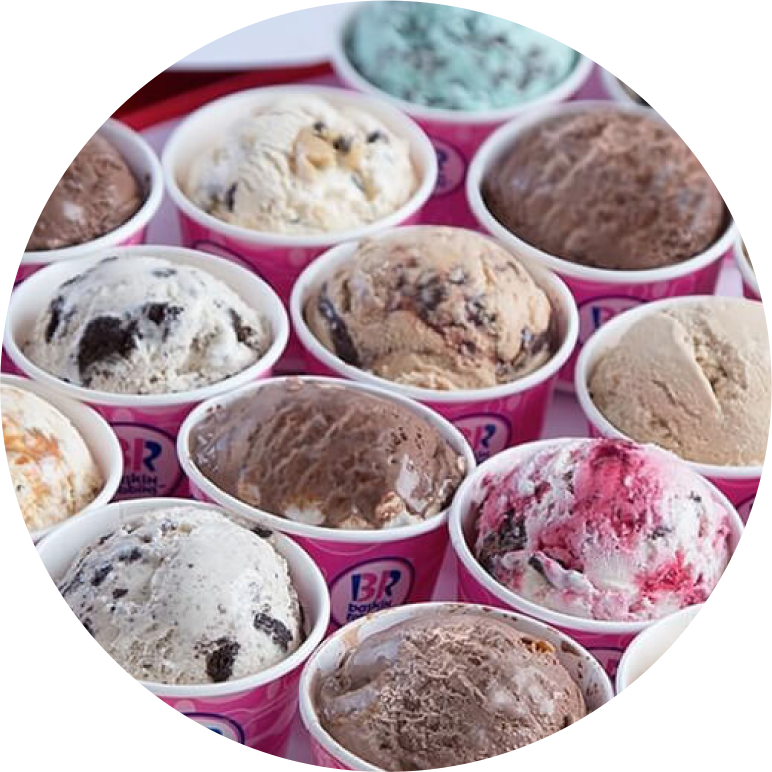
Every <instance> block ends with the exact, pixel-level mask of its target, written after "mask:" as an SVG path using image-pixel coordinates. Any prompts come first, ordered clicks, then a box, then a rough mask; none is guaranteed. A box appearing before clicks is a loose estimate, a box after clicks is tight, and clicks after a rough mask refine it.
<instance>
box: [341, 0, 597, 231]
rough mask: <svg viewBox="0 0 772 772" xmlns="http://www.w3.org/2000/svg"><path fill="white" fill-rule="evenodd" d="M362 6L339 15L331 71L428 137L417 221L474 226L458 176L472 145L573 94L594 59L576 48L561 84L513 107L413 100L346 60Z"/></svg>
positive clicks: (461, 178)
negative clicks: (428, 182)
mask: <svg viewBox="0 0 772 772" xmlns="http://www.w3.org/2000/svg"><path fill="white" fill-rule="evenodd" d="M362 5H363V4H362V3H352V9H351V12H350V14H348V15H347V16H346V17H345V18H344V19H343V22H342V24H341V25H340V29H339V31H338V34H337V36H336V41H337V42H336V45H335V48H334V49H333V54H332V61H333V67H334V68H335V72H336V74H337V76H338V77H339V78H340V80H341V81H343V83H344V84H345V85H346V86H348V87H349V88H353V89H356V90H357V91H360V92H363V93H365V94H371V95H372V96H375V97H378V99H380V100H382V101H384V102H386V103H388V104H389V105H392V106H393V107H395V108H396V109H398V110H401V111H402V112H404V113H406V114H407V115H409V116H410V117H411V118H413V120H415V121H416V122H417V123H418V125H419V126H421V127H422V128H423V129H424V131H426V133H427V134H428V135H429V137H430V138H431V141H432V143H433V145H434V149H435V151H436V153H437V163H438V165H439V174H438V177H437V186H436V187H435V189H434V193H433V194H432V197H431V198H430V199H429V201H428V202H427V204H426V206H425V207H424V214H425V216H424V220H423V221H424V222H430V223H434V224H437V225H455V226H458V227H467V228H476V227H477V221H476V219H475V217H474V215H473V213H472V212H471V210H470V208H469V204H468V202H467V200H466V195H465V193H464V180H465V178H466V175H467V168H468V166H469V163H470V161H471V159H472V157H473V156H474V154H475V152H476V151H477V148H478V147H479V146H480V145H481V144H482V143H483V142H484V141H485V139H486V138H487V137H488V135H489V134H491V132H493V131H494V130H495V129H497V128H498V127H499V126H501V124H503V123H506V122H507V121H509V120H511V119H513V118H516V117H518V116H521V115H524V114H527V113H528V112H530V111H531V110H534V109H536V108H538V107H541V106H543V105H546V104H553V103H555V102H565V101H567V100H569V99H572V98H574V97H575V96H576V94H577V92H578V91H579V90H580V89H581V88H582V87H583V86H584V85H585V84H586V83H587V81H588V80H589V78H590V76H591V75H592V73H593V69H594V66H595V65H594V62H593V61H592V60H591V59H588V58H587V57H585V56H582V55H581V54H579V53H577V54H576V56H577V61H576V65H575V66H574V69H573V71H572V72H571V74H570V75H569V76H568V77H567V78H566V79H565V80H564V81H563V82H562V83H560V84H559V85H558V86H556V87H555V88H554V89H552V91H549V92H548V93H546V94H544V95H543V96H541V97H538V98H536V99H533V100H531V101H529V102H527V103H525V104H521V105H518V106H515V107H506V108H498V109H492V110H479V111H474V112H464V111H462V110H449V109H443V108H438V107H427V106H424V105H420V104H414V103H412V102H407V101H405V100H404V99H399V98H397V97H395V96H392V95H391V94H389V93H388V92H386V91H383V90H381V89H380V88H378V87H377V86H375V85H374V84H372V83H371V82H370V81H369V80H367V79H366V78H364V77H363V76H362V75H361V74H360V73H359V71H358V70H357V69H356V68H355V67H354V65H353V64H352V63H351V61H350V60H349V57H348V54H347V52H346V40H347V36H348V34H349V29H350V27H351V25H352V23H353V20H354V16H355V15H356V14H357V13H358V12H359V10H360V7H361V6H362Z"/></svg>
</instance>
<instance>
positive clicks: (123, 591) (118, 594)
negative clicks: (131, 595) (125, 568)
mask: <svg viewBox="0 0 772 772" xmlns="http://www.w3.org/2000/svg"><path fill="white" fill-rule="evenodd" d="M128 592H129V591H128V589H127V588H126V587H116V588H115V589H114V590H113V600H119V599H120V598H123V597H124V595H127V594H128Z"/></svg>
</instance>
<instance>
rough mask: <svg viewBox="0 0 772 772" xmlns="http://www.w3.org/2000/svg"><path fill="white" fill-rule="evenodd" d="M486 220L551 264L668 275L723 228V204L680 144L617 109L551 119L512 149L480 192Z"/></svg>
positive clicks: (646, 119) (651, 120)
mask: <svg viewBox="0 0 772 772" xmlns="http://www.w3.org/2000/svg"><path fill="white" fill-rule="evenodd" d="M482 193H483V198H484V199H485V202H486V205H487V206H488V208H489V209H490V211H491V213H492V214H493V216H494V217H496V219H498V220H499V221H500V222H501V224H502V225H504V226H505V227H506V228H507V229H508V230H510V231H511V232H512V233H514V234H515V235H516V236H518V237H519V238H521V239H523V241H527V242H528V243H529V244H532V245H533V246H534V247H536V248H537V249H540V250H542V251H543V252H546V253H548V254H550V255H553V256H555V257H561V258H563V259H565V260H570V261H572V262H575V263H579V264H581V265H585V266H589V267H593V268H604V269H610V270H628V271H629V270H643V269H651V268H661V267H663V266H669V265H673V264H675V263H679V262H681V261H683V260H687V259H689V258H690V257H694V256H696V255H698V254H700V253H701V252H704V251H705V250H706V249H708V248H709V247H710V246H712V245H713V244H714V242H715V241H716V240H717V239H718V238H719V237H720V236H721V234H722V233H723V231H724V230H725V228H726V227H727V223H728V219H729V217H728V212H727V210H726V207H725V206H724V202H723V199H722V198H721V195H720V194H719V192H718V190H717V189H716V186H715V185H714V184H713V182H712V181H711V179H710V177H709V176H708V174H707V172H706V171H705V170H704V169H703V168H702V165H701V164H700V162H699V161H698V160H697V158H696V157H695V156H694V154H693V153H692V152H691V150H689V148H688V147H687V146H686V144H685V143H684V142H683V141H682V140H681V138H680V137H679V136H678V135H677V134H676V133H675V132H674V131H673V129H671V128H670V127H669V126H668V125H667V124H666V123H664V122H663V121H661V120H660V119H659V118H657V117H656V116H655V115H653V114H648V113H644V114H641V113H630V112H626V111H624V110H622V109H619V108H601V109H585V110H582V111H581V112H578V113H571V114H566V115H560V116H556V117H553V118H550V119H547V120H546V121H544V122H543V123H539V124H537V125H536V126H534V127H532V128H530V129H527V130H526V131H525V132H524V133H523V134H522V136H519V137H517V138H516V139H515V141H514V144H513V145H512V147H511V148H510V149H509V150H508V151H507V152H506V153H505V154H504V156H503V157H502V159H501V161H500V162H499V163H498V164H496V165H495V167H494V168H492V169H491V170H490V171H489V172H488V174H487V176H486V178H485V179H484V180H483V186H482Z"/></svg>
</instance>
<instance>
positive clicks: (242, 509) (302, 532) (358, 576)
mask: <svg viewBox="0 0 772 772" xmlns="http://www.w3.org/2000/svg"><path fill="white" fill-rule="evenodd" d="M287 380H288V379H287V378H274V379H271V380H270V381H261V382H260V383H256V384H251V385H250V386H246V387H244V388H242V389H239V390H238V391H235V392H231V393H229V394H226V395H222V396H220V397H216V398H214V399H211V400H209V401H207V402H206V403H204V404H202V405H199V406H198V407H197V408H196V409H195V410H194V411H193V412H192V413H191V414H190V415H189V416H188V418H187V419H186V421H185V423H184V424H183V425H182V428H181V429H180V433H179V438H178V441H177V450H178V453H179V457H180V463H181V465H182V468H183V469H184V470H185V474H186V475H187V476H188V478H189V480H190V488H191V491H192V493H193V495H194V496H195V497H196V498H198V499H202V500H205V501H214V502H215V503H217V504H219V505H220V506H221V507H223V508H225V509H227V510H229V511H231V512H235V513H236V514H238V515H239V516H241V517H242V518H244V519H246V520H249V521H251V522H255V523H258V524H261V525H263V526H265V527H267V528H270V529H272V530H276V531H280V532H282V533H286V534H289V535H290V536H291V537H292V538H293V539H295V541H297V542H298V543H299V544H300V545H301V546H302V547H303V548H304V549H305V550H306V551H307V552H308V554H309V555H311V557H312V558H313V559H314V561H315V562H316V564H317V565H318V566H319V568H320V569H321V571H322V574H323V575H324V578H325V579H326V581H327V584H328V586H329V588H330V595H331V604H332V606H331V620H332V624H333V625H334V626H336V627H337V626H341V625H344V624H346V623H347V622H350V621H351V620H352V619H356V618H357V617H360V616H362V615H364V614H368V613H370V612H372V611H375V610H378V609H382V608H389V607H391V606H400V605H402V604H404V603H417V602H419V601H426V600H429V599H430V598H431V596H432V592H433V591H434V585H435V584H436V581H437V577H438V574H439V571H440V566H441V565H442V561H443V558H444V557H445V552H446V548H447V545H448V527H447V523H448V510H444V511H443V512H441V513H439V514H438V515H435V516H434V517H431V518H428V519H427V520H424V521H423V522H421V523H416V524H413V525H406V526H399V527H395V528H386V529H382V530H373V531H366V530H343V529H335V528H324V527H322V526H316V525H307V524H305V523H298V522H295V521H293V520H289V519H287V518H284V517H278V516H277V515H272V514H270V513H269V512H265V511H263V510H261V509H257V508H256V507H252V506H250V505H249V504H245V503H244V502H242V501H239V500H238V499H237V498H235V497H234V496H231V495H230V494H228V493H226V492H225V491H223V490H220V489H219V488H218V487H217V486H216V485H215V484H214V483H213V482H211V481H210V480H209V479H208V478H207V477H206V476H205V475H204V474H203V473H202V472H201V470H200V469H198V467H197V466H196V465H195V463H194V461H193V459H192V458H191V454H190V432H191V431H192V429H193V427H194V426H196V424H198V422H199V421H201V420H202V419H203V418H204V417H205V416H207V415H208V414H209V413H210V412H211V411H212V410H213V409H217V408H220V407H222V406H224V405H227V404H228V403H230V402H232V401H233V400H236V399H238V398H239V397H242V396H243V395H244V394H254V395H255V396H256V398H258V397H259V395H260V389H261V388H262V387H263V386H267V385H268V384H269V383H277V382H284V381H287ZM300 380H311V381H314V382H321V383H336V384H338V385H341V386H344V387H346V388H348V389H351V390H352V391H356V392H366V393H368V394H373V395H375V396H378V397H382V398H384V399H388V400H391V401H392V402H396V403H398V404H400V405H403V406H405V407H407V408H408V409H410V410H411V411H412V412H413V413H415V414H416V415H418V416H420V417H421V418H423V419H425V420H426V421H428V422H429V423H430V424H432V426H434V427H436V429H437V430H438V431H439V432H440V433H441V434H442V436H443V437H444V438H445V439H446V440H447V441H448V442H449V443H450V445H451V446H452V447H453V449H454V450H455V451H456V452H458V453H459V454H460V455H462V456H463V457H464V460H465V461H466V465H467V473H469V472H470V471H471V470H472V469H474V466H475V461H474V456H473V455H472V451H471V449H470V448H469V446H468V445H467V443H466V441H465V440H464V438H463V436H462V435H461V433H460V432H459V431H457V430H456V429H455V428H454V427H453V426H452V425H451V424H449V423H448V422H447V421H445V420H444V419H443V418H442V417H441V416H439V415H437V414H436V413H433V412H432V411H431V410H429V409H428V408H425V407H423V406H422V405H419V404H416V403H414V402H412V401H411V400H409V399H406V398H405V397H402V396H400V395H398V394H393V393H391V392H387V391H384V390H383V389H379V388H377V387H375V386H368V385H364V384H358V383H346V382H341V381H339V380H332V379H330V378H300Z"/></svg>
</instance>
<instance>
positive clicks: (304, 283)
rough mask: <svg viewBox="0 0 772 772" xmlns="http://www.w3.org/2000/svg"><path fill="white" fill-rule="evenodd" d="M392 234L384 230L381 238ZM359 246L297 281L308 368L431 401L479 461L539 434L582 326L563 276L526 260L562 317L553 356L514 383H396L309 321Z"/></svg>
mask: <svg viewBox="0 0 772 772" xmlns="http://www.w3.org/2000/svg"><path fill="white" fill-rule="evenodd" d="M427 227H429V226H413V228H411V229H406V228H402V229H400V232H406V233H408V232H410V230H415V231H420V230H421V229H425V228H427ZM393 233H394V232H393V231H392V234H393ZM388 236H389V234H388V233H384V234H380V235H379V236H378V237H376V238H384V237H388ZM358 246H359V245H358V244H357V243H350V244H341V245H340V246H338V247H335V248H333V249H331V250H330V251H329V252H327V253H326V254H325V255H323V256H322V257H320V258H319V259H318V260H317V261H315V262H314V263H313V265H310V266H309V267H308V268H306V270H305V271H304V272H303V274H302V275H301V276H300V278H299V279H298V281H297V283H296V284H295V288H294V290H293V292H292V298H291V300H290V315H291V318H292V325H293V328H294V330H295V334H296V335H297V336H298V338H299V339H300V342H301V345H302V346H303V350H304V354H305V367H306V371H307V372H309V373H312V374H314V375H335V376H338V377H341V378H346V379H347V380H350V381H359V382H360V383H367V384H372V385H373V386H378V387H380V388H382V389H386V390H387V391H390V392H393V393H397V394H401V395H403V396H404V397H408V398H410V399H412V400H415V401H416V402H420V403H421V404H423V405H426V406H427V407H429V408H431V409H432V410H434V411H436V412H437V413H439V414H440V415H442V416H443V417H445V418H446V419H447V420H448V421H450V422H451V423H453V424H454V425H455V426H456V428H457V429H459V430H460V431H461V432H462V433H463V434H464V436H465V437H466V439H467V441H468V442H469V444H470V445H471V446H472V450H473V451H474V454H475V457H476V458H477V461H478V462H479V461H484V460H485V459H486V458H488V457H489V456H491V455H493V454H495V453H498V452H499V451H500V450H503V449H504V448H507V447H509V446H510V445H517V444H519V443H521V442H530V441H531V440H536V439H538V438H539V437H540V436H541V432H542V429H543V427H544V421H545V418H546V414H547V409H548V408H549V405H550V403H551V401H552V394H553V391H554V386H555V382H556V379H557V375H558V371H559V370H560V368H561V367H562V366H563V365H564V364H565V363H566V361H567V360H568V358H569V357H570V356H571V352H572V351H573V349H574V346H575V345H576V336H577V331H578V326H579V322H578V317H577V312H576V304H575V303H574V300H573V298H572V296H571V293H570V292H569V291H568V288H567V287H566V285H565V284H564V283H563V282H562V281H561V280H560V278H559V277H558V276H556V275H555V274H554V273H552V272H551V271H549V270H546V269H544V268H542V267H541V266H539V265H534V264H533V263H532V262H525V263H524V265H525V267H526V268H527V269H528V272H529V273H530V274H531V276H532V277H533V279H534V280H535V282H536V283H537V284H538V285H539V286H540V287H541V288H542V289H543V290H544V291H545V292H546V293H547V295H548V296H549V298H550V301H551V302H552V307H553V309H554V310H555V313H556V315H557V318H558V323H557V336H558V340H559V341H560V343H559V345H558V348H557V350H556V351H555V353H554V355H553V357H552V358H551V359H550V360H549V361H548V362H547V363H545V364H544V365H543V366H542V367H540V368H539V369H537V370H535V371H534V372H533V373H530V374H529V375H526V376H525V377H523V378H520V379H518V380H516V381H512V382H511V383H505V384H499V385H498V386H492V387H489V388H484V389H464V390H455V391H440V390H437V389H427V388H419V387H416V386H407V385H404V384H401V383H395V382H394V381H389V380H386V379H385V378H381V377H379V376H377V375H373V374H372V373H368V372H367V371H365V370H361V369H359V368H358V367H353V366H352V365H349V364H347V363H346V362H344V361H343V360H342V359H340V358H339V357H337V356H335V354H333V353H332V352H331V351H329V350H328V349H326V348H325V347H324V346H323V345H322V344H321V343H320V342H319V341H318V340H317V338H316V336H315V335H314V334H313V332H311V330H310V329H309V327H308V325H307V324H306V321H305V315H304V307H305V304H306V301H307V299H308V298H309V297H310V296H311V294H312V293H313V292H314V291H316V290H317V289H318V288H319V287H320V285H321V284H322V282H324V280H325V279H326V278H327V277H329V276H331V275H332V274H333V273H334V272H335V271H336V269H337V268H339V267H340V266H342V265H344V264H346V263H347V262H350V261H351V260H352V257H353V255H354V254H355V253H356V250H357V248H358Z"/></svg>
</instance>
